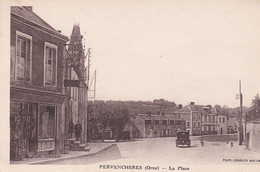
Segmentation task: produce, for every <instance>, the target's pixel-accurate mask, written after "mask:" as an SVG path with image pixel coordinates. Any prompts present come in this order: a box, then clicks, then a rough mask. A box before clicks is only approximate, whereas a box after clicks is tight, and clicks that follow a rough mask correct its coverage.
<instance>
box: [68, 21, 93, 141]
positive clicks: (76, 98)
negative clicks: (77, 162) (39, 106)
mask: <svg viewBox="0 0 260 172" xmlns="http://www.w3.org/2000/svg"><path fill="white" fill-rule="evenodd" d="M68 45H69V46H68V51H67V55H68V57H69V58H67V63H69V65H67V66H69V70H68V72H69V74H68V76H69V78H67V82H66V84H65V85H66V87H67V88H68V89H69V92H68V94H69V96H70V99H69V108H68V109H69V111H68V113H69V115H68V119H69V120H68V122H69V121H70V120H71V119H72V121H73V123H74V124H76V123H77V122H79V123H80V124H81V125H82V133H81V142H86V141H87V91H88V90H87V89H88V88H87V83H86V81H87V74H86V72H87V70H86V67H85V59H86V56H85V54H84V53H85V52H84V47H83V43H82V35H81V34H80V27H79V25H78V24H74V26H73V30H72V34H71V36H70V42H69V44H68ZM67 125H68V123H67Z"/></svg>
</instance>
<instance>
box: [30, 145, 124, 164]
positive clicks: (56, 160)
mask: <svg viewBox="0 0 260 172" xmlns="http://www.w3.org/2000/svg"><path fill="white" fill-rule="evenodd" d="M115 146H116V147H118V146H117V144H112V145H110V146H108V147H106V148H104V149H101V150H99V151H97V152H93V153H90V154H83V155H75V156H71V157H64V158H58V159H49V160H42V161H36V162H30V163H27V164H26V165H43V164H52V163H56V162H59V161H63V160H72V159H77V158H83V157H90V156H94V155H97V154H99V153H102V152H105V151H107V150H109V149H111V148H113V147H115ZM119 156H121V153H120V151H119ZM121 157H122V156H121Z"/></svg>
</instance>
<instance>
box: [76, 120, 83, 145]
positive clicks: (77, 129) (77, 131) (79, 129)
mask: <svg viewBox="0 0 260 172" xmlns="http://www.w3.org/2000/svg"><path fill="white" fill-rule="evenodd" d="M81 132H82V126H81V124H80V123H79V121H78V123H77V124H76V125H75V136H76V141H79V139H80V136H81Z"/></svg>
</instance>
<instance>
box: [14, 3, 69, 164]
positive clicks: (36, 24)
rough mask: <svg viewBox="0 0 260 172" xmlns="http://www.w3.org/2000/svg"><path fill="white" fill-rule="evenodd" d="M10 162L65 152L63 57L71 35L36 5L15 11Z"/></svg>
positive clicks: (18, 8)
mask: <svg viewBox="0 0 260 172" xmlns="http://www.w3.org/2000/svg"><path fill="white" fill-rule="evenodd" d="M10 34H11V35H10V36H11V39H10V40H11V42H10V43H11V45H10V46H11V58H10V64H11V67H10V158H11V160H19V159H23V158H24V157H30V156H37V155H41V154H44V155H45V154H52V155H54V156H59V154H60V153H62V152H63V151H64V144H63V142H64V137H65V136H64V126H65V113H64V112H63V106H64V102H65V100H66V99H67V95H66V94H64V93H63V73H62V71H63V69H62V68H63V66H62V63H63V56H64V44H65V43H66V42H67V41H68V37H66V36H64V35H62V34H61V33H60V32H59V31H57V30H55V29H54V28H53V27H52V26H50V25H49V24H48V23H46V22H45V21H44V20H43V19H42V18H40V17H39V16H38V15H36V14H35V13H34V12H33V10H32V7H11V33H10Z"/></svg>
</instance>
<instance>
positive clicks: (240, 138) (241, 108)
mask: <svg viewBox="0 0 260 172" xmlns="http://www.w3.org/2000/svg"><path fill="white" fill-rule="evenodd" d="M239 97H240V113H239V135H238V139H239V140H238V141H239V145H242V141H243V125H242V119H243V117H242V116H243V95H242V93H241V80H239Z"/></svg>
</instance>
